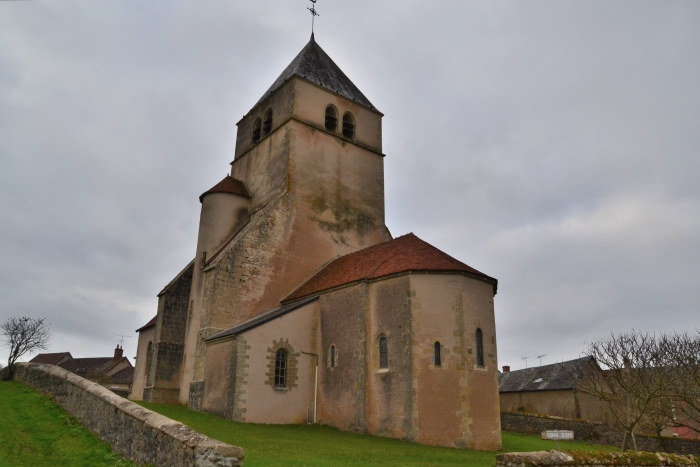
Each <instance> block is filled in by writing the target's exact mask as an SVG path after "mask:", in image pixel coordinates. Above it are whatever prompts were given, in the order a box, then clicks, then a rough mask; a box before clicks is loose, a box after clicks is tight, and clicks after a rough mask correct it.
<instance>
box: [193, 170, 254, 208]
mask: <svg viewBox="0 0 700 467" xmlns="http://www.w3.org/2000/svg"><path fill="white" fill-rule="evenodd" d="M211 193H233V194H234V195H238V196H243V197H244V198H248V199H250V192H248V189H247V188H246V187H245V183H243V182H242V181H240V180H237V179H235V178H233V177H232V176H230V175H227V176H226V177H224V179H223V180H221V181H220V182H219V183H217V184H216V185H214V186H213V187H211V188H210V189H208V190H207V191H205V192H204V193H202V194H201V195H200V196H199V202H200V203H201V202H202V200H203V199H204V197H205V196H206V195H209V194H211Z"/></svg>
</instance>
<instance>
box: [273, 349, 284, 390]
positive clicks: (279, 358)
mask: <svg viewBox="0 0 700 467" xmlns="http://www.w3.org/2000/svg"><path fill="white" fill-rule="evenodd" d="M275 387H276V388H278V389H283V388H286V387H287V352H286V351H284V350H278V351H277V355H276V357H275Z"/></svg>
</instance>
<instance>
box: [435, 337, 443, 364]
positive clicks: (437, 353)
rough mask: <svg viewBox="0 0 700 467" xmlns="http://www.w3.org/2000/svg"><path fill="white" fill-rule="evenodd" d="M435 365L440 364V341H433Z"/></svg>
mask: <svg viewBox="0 0 700 467" xmlns="http://www.w3.org/2000/svg"><path fill="white" fill-rule="evenodd" d="M435 365H436V366H439V365H442V359H441V358H440V342H436V343H435Z"/></svg>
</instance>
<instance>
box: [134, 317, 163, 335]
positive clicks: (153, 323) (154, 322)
mask: <svg viewBox="0 0 700 467" xmlns="http://www.w3.org/2000/svg"><path fill="white" fill-rule="evenodd" d="M157 319H158V315H155V316H154V317H153V319H151V320H150V321H149V322H147V323H146V324H144V325H143V326H141V327H140V328H138V329H137V330H136V332H141V331H143V330H144V329H146V328H150V327H151V326H155V325H156V320H157Z"/></svg>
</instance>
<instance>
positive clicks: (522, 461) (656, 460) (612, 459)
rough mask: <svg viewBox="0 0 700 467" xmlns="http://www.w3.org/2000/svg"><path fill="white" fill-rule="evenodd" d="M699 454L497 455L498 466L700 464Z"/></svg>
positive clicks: (693, 466)
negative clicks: (695, 455)
mask: <svg viewBox="0 0 700 467" xmlns="http://www.w3.org/2000/svg"><path fill="white" fill-rule="evenodd" d="M698 460H699V459H698V458H697V457H694V456H682V455H678V454H666V453H664V454H660V453H653V452H637V453H634V452H584V451H573V452H559V451H554V450H552V451H537V452H510V453H507V454H499V455H497V456H496V467H560V466H561V467H564V466H566V467H573V466H584V465H587V466H595V467H607V466H611V467H612V466H614V467H632V466H634V467H662V466H663V467H698Z"/></svg>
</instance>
